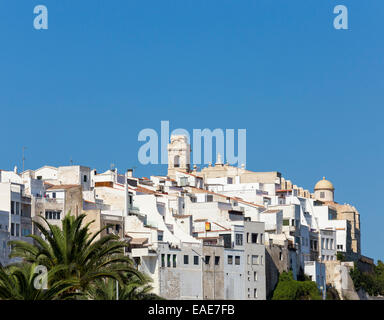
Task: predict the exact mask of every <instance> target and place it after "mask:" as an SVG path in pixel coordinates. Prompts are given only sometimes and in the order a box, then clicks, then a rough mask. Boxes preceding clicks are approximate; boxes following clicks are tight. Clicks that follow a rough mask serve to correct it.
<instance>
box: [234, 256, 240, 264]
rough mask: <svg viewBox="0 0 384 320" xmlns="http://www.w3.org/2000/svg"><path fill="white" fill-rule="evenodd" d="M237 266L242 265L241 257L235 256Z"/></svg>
mask: <svg viewBox="0 0 384 320" xmlns="http://www.w3.org/2000/svg"><path fill="white" fill-rule="evenodd" d="M235 264H236V265H240V256H235Z"/></svg>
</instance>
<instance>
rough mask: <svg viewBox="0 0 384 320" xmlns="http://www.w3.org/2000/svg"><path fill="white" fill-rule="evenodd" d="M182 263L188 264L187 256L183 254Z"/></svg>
mask: <svg viewBox="0 0 384 320" xmlns="http://www.w3.org/2000/svg"><path fill="white" fill-rule="evenodd" d="M184 264H189V256H188V255H184Z"/></svg>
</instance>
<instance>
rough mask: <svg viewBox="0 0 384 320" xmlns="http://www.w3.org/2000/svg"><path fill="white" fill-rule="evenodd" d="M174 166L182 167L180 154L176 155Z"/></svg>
mask: <svg viewBox="0 0 384 320" xmlns="http://www.w3.org/2000/svg"><path fill="white" fill-rule="evenodd" d="M173 166H174V167H175V168H179V167H180V156H175V158H174V161H173Z"/></svg>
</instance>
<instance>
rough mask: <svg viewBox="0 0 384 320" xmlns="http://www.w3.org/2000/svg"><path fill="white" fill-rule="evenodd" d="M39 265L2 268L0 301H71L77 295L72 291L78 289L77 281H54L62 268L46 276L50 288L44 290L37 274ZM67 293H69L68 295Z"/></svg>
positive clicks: (0, 274) (0, 270)
mask: <svg viewBox="0 0 384 320" xmlns="http://www.w3.org/2000/svg"><path fill="white" fill-rule="evenodd" d="M36 267H37V264H30V263H26V264H25V263H24V264H19V265H11V266H9V267H6V268H4V267H0V299H2V300H54V299H71V298H74V297H75V296H76V293H73V292H72V293H71V292H70V291H71V289H72V288H73V287H76V284H77V281H76V280H75V279H65V280H60V281H57V282H54V281H52V278H54V275H55V273H56V272H59V271H60V269H61V267H58V268H55V269H52V270H50V271H49V272H48V273H47V274H46V281H47V284H48V286H49V287H48V288H47V289H44V287H43V286H42V284H43V283H40V285H39V280H40V279H41V276H40V277H39V275H40V274H39V272H36V270H37V269H36ZM66 292H68V293H67V294H66Z"/></svg>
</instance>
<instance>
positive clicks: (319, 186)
mask: <svg viewBox="0 0 384 320" xmlns="http://www.w3.org/2000/svg"><path fill="white" fill-rule="evenodd" d="M315 190H332V191H333V190H335V188H334V187H333V184H332V182H330V181H328V180H325V177H323V180H320V181H319V182H318V183H316V185H315Z"/></svg>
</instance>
